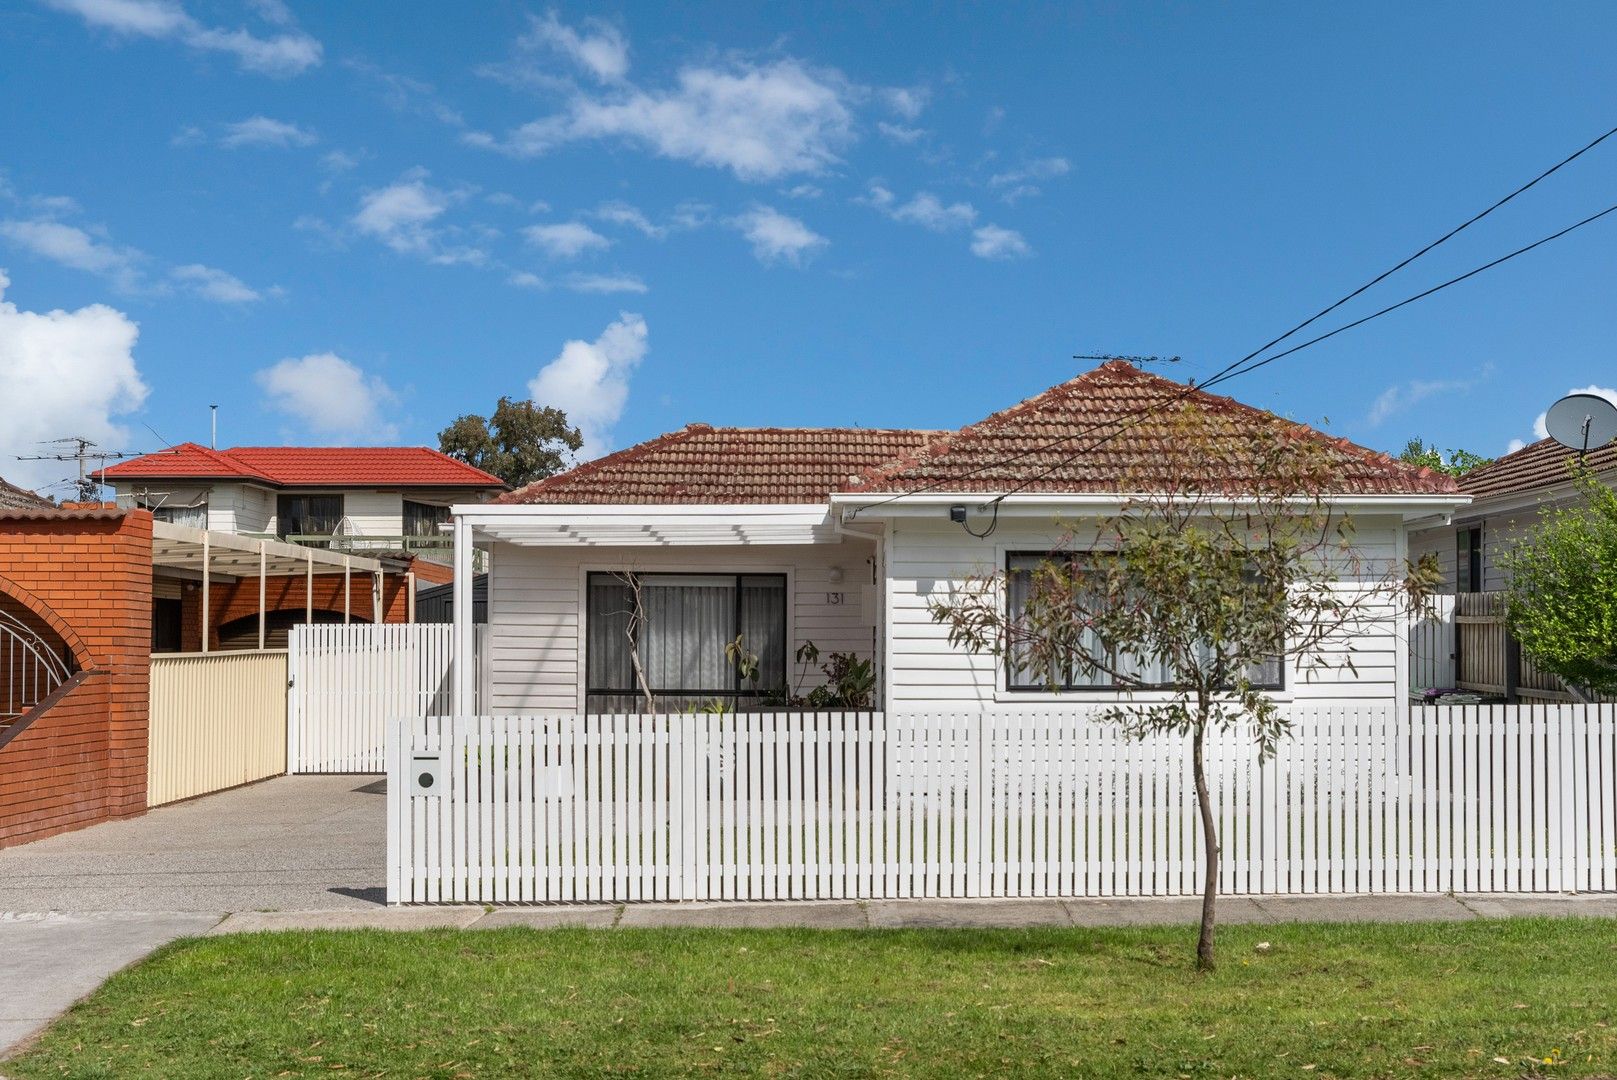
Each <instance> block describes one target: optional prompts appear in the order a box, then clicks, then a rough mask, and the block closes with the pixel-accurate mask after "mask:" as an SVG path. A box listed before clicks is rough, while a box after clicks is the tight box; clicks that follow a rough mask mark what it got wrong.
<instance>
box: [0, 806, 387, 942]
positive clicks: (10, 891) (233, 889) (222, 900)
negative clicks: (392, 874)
mask: <svg viewBox="0 0 1617 1080" xmlns="http://www.w3.org/2000/svg"><path fill="white" fill-rule="evenodd" d="M385 802H386V800H385V798H384V795H383V792H382V781H381V778H380V777H375V776H283V777H277V778H276V779H273V780H266V781H264V782H263V783H261V784H253V785H251V786H250V787H244V788H238V789H236V790H234V791H226V792H221V793H220V794H217V795H208V796H204V797H203V798H200V799H193V800H191V801H190V802H184V803H178V804H175V805H173V806H165V807H160V808H158V809H156V810H153V811H151V812H150V813H148V814H146V815H144V816H142V817H138V818H131V819H129V820H127V821H112V822H108V823H106V824H104V825H94V826H91V827H90V828H88V829H81V830H80V831H78V832H73V833H65V834H63V835H61V836H53V837H50V838H48V839H45V840H39V841H35V842H34V843H32V844H24V845H22V846H21V847H15V848H7V849H5V850H0V912H47V911H70V912H76V913H85V912H118V911H124V912H129V911H140V912H151V911H163V912H193V911H194V912H213V913H216V914H221V915H222V914H223V913H225V912H229V911H266V910H269V911H289V910H322V909H323V910H329V909H333V908H369V907H374V906H376V905H379V904H381V903H382V902H383V900H384V896H383V882H384V880H385V872H386V864H387V819H386V809H385Z"/></svg>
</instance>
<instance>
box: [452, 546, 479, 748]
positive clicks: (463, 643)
mask: <svg viewBox="0 0 1617 1080" xmlns="http://www.w3.org/2000/svg"><path fill="white" fill-rule="evenodd" d="M453 597H454V619H455V651H454V657H453V662H452V663H451V664H450V668H449V670H450V683H449V686H450V692H451V693H452V694H453V695H454V701H455V715H456V716H471V715H472V713H473V712H474V711H475V710H476V708H477V702H476V699H475V696H474V693H475V687H476V686H477V659H476V657H475V656H474V655H473V653H474V651H475V649H476V639H475V638H474V637H473V632H474V628H473V624H472V528H471V526H470V525H468V524H467V522H466V519H465V518H464V517H462V516H461V515H459V514H456V515H455V584H454V586H453Z"/></svg>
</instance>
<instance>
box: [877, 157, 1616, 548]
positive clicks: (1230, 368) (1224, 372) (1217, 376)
mask: <svg viewBox="0 0 1617 1080" xmlns="http://www.w3.org/2000/svg"><path fill="white" fill-rule="evenodd" d="M1613 135H1617V127H1613V128H1611V129H1609V130H1607V131H1606V132H1604V133H1603V134H1601V135H1599V136H1598V137H1596V138H1595V139H1593V140H1591V141H1590V142H1588V143H1586V144H1584V145H1583V146H1582V147H1580V148H1579V149H1578V150H1576V151H1574V152H1573V153H1571V154H1569V155H1567V156H1566V157H1564V158H1562V159H1561V160H1560V161H1558V162H1556V163H1555V164H1554V165H1551V166H1550V167H1549V168H1547V169H1545V170H1544V171H1543V172H1541V173H1539V174H1538V175H1537V176H1535V177H1533V178H1532V179H1531V180H1529V181H1527V182H1526V183H1525V184H1522V185H1521V186H1520V187H1518V188H1516V189H1515V190H1514V191H1512V192H1510V193H1509V194H1508V195H1506V196H1504V197H1503V198H1501V199H1499V200H1498V201H1497V202H1495V203H1494V204H1493V205H1491V206H1489V207H1488V208H1487V209H1485V210H1482V211H1479V212H1478V213H1476V214H1473V215H1472V216H1471V217H1469V218H1467V219H1466V220H1465V221H1463V222H1461V223H1460V224H1459V225H1456V226H1455V227H1454V228H1452V229H1450V230H1449V231H1448V232H1446V233H1444V234H1443V235H1442V236H1440V237H1438V238H1437V239H1436V240H1433V241H1431V242H1430V243H1428V244H1427V245H1426V246H1424V247H1422V248H1421V249H1420V250H1418V251H1416V252H1415V253H1414V254H1412V255H1409V256H1408V257H1406V258H1404V259H1402V260H1400V261H1399V262H1397V263H1396V264H1394V265H1393V266H1391V267H1389V268H1388V269H1386V270H1384V271H1382V272H1381V273H1380V274H1377V275H1376V276H1375V277H1373V278H1371V279H1370V280H1369V281H1367V282H1365V283H1364V284H1363V285H1361V286H1359V287H1358V288H1356V289H1354V290H1353V291H1352V292H1350V293H1348V294H1347V295H1345V296H1343V297H1342V298H1340V299H1339V300H1336V301H1334V302H1333V303H1331V304H1329V305H1327V306H1326V307H1323V308H1321V309H1320V310H1319V311H1317V312H1315V313H1314V314H1313V315H1310V316H1309V317H1308V318H1306V319H1304V320H1303V321H1302V322H1300V323H1298V324H1297V325H1296V326H1293V327H1292V328H1291V329H1289V330H1287V331H1286V332H1285V333H1283V334H1281V335H1280V336H1278V337H1276V338H1273V339H1271V340H1269V341H1267V342H1265V343H1264V344H1263V345H1261V346H1259V347H1258V348H1256V349H1254V350H1252V351H1251V352H1249V353H1247V354H1246V355H1245V356H1243V357H1241V358H1240V359H1238V360H1235V361H1233V362H1231V363H1229V364H1226V365H1225V366H1224V367H1222V368H1220V369H1219V370H1218V371H1217V372H1215V373H1214V374H1213V375H1212V376H1211V377H1210V378H1208V379H1207V380H1204V381H1203V382H1202V383H1201V384H1200V387H1202V388H1205V387H1207V386H1209V385H1213V384H1216V383H1218V382H1222V381H1224V380H1225V379H1226V378H1228V377H1230V375H1231V374H1232V373H1234V372H1235V371H1236V369H1239V368H1241V366H1242V365H1243V364H1246V363H1247V362H1248V361H1251V360H1253V359H1254V358H1256V357H1258V356H1260V355H1261V354H1262V353H1264V352H1265V351H1267V350H1268V349H1270V348H1273V347H1274V346H1275V345H1278V344H1280V343H1281V342H1283V341H1285V340H1286V339H1288V338H1290V337H1292V336H1294V335H1295V334H1297V333H1299V332H1300V331H1302V330H1305V329H1307V328H1308V327H1309V326H1312V325H1313V324H1314V323H1316V322H1318V321H1319V320H1320V319H1322V318H1324V317H1325V316H1326V315H1329V314H1330V313H1331V312H1333V311H1335V310H1336V309H1337V308H1340V307H1341V306H1342V305H1343V304H1346V303H1348V302H1350V301H1352V300H1354V299H1356V298H1357V297H1359V296H1362V295H1363V294H1364V293H1365V292H1367V291H1368V290H1370V289H1372V288H1374V287H1375V286H1376V285H1379V284H1380V283H1381V282H1383V281H1385V280H1386V279H1387V278H1389V277H1391V276H1392V275H1393V274H1396V273H1397V272H1398V271H1400V270H1402V269H1403V268H1404V267H1406V266H1408V265H1409V264H1410V263H1412V262H1414V261H1415V260H1417V259H1419V258H1421V257H1422V256H1424V255H1426V254H1427V253H1429V252H1431V251H1432V250H1433V249H1435V248H1437V247H1438V246H1440V245H1442V244H1444V243H1446V242H1448V241H1449V240H1451V239H1453V238H1454V237H1455V236H1458V235H1459V234H1460V233H1462V232H1464V231H1465V230H1466V229H1468V228H1470V227H1471V226H1472V225H1475V224H1476V223H1477V222H1479V221H1481V220H1482V219H1483V218H1485V217H1487V216H1488V215H1490V214H1492V213H1493V212H1494V211H1496V210H1498V209H1499V208H1500V207H1502V206H1504V205H1505V204H1507V203H1509V202H1511V201H1512V200H1513V199H1515V198H1517V197H1518V196H1520V195H1522V194H1524V193H1525V192H1527V191H1529V190H1531V189H1532V188H1534V187H1536V186H1537V185H1538V184H1539V183H1540V182H1542V181H1544V180H1546V179H1548V178H1549V177H1550V176H1553V175H1554V174H1555V173H1557V172H1559V171H1560V170H1561V169H1563V168H1565V167H1566V166H1567V165H1570V164H1571V163H1572V162H1574V161H1576V160H1577V159H1578V158H1580V157H1582V156H1583V155H1584V154H1587V153H1588V152H1589V151H1590V150H1593V149H1594V148H1595V147H1597V146H1599V145H1600V144H1601V143H1603V142H1605V141H1606V140H1607V139H1609V138H1611V137H1612V136H1613ZM1600 216H1604V215H1603V214H1599V215H1596V217H1600ZM1590 220H1593V219H1590ZM1585 224H1588V221H1583V222H1579V223H1578V225H1575V226H1572V228H1579V227H1581V226H1582V225H1585ZM1566 231H1571V230H1570V229H1569V230H1566ZM1560 235H1564V233H1560V234H1557V236H1560ZM1555 238H1556V237H1554V236H1552V237H1546V238H1545V239H1544V240H1541V241H1539V243H1547V242H1548V241H1549V240H1552V239H1555ZM1536 246H1538V245H1537V244H1534V245H1530V247H1529V248H1527V249H1524V250H1531V248H1532V247H1536ZM1522 253H1523V252H1521V251H1517V252H1513V253H1512V254H1511V255H1509V256H1506V258H1507V259H1508V258H1514V257H1515V256H1516V255H1518V254H1522ZM1500 261H1503V260H1500ZM1490 265H1497V263H1495V264H1490ZM1487 268H1488V267H1481V268H1479V269H1478V270H1476V271H1473V273H1480V272H1481V271H1482V270H1483V269H1487ZM1467 276H1469V275H1467ZM1459 280H1464V278H1463V277H1462V278H1460V279H1457V281H1454V282H1446V283H1445V284H1444V285H1442V286H1440V287H1439V288H1447V287H1448V285H1450V284H1457V283H1458V281H1459ZM1433 291H1435V290H1433ZM1427 295H1429V293H1428V294H1427ZM1414 299H1418V297H1416V298H1411V300H1409V301H1405V303H1411V302H1413V300H1414ZM1379 314H1381V313H1378V315H1379ZM1363 321H1368V320H1361V322H1363ZM1352 325H1359V324H1358V323H1355V324H1352ZM1342 329H1348V327H1343V328H1342ZM1337 332H1340V331H1337ZM1292 351H1295V350H1292ZM1074 359H1092V357H1075V358H1074ZM1112 359H1115V358H1112ZM1257 366H1262V365H1257ZM1253 370H1255V367H1254V368H1253ZM1197 388H1198V387H1197V386H1196V385H1188V386H1186V387H1185V389H1184V390H1183V391H1182V392H1181V393H1179V394H1177V395H1175V396H1174V397H1173V398H1170V399H1169V400H1168V401H1166V402H1158V403H1156V404H1154V405H1148V406H1144V407H1142V408H1141V409H1137V410H1131V411H1130V412H1129V413H1125V414H1123V416H1122V417H1120V418H1113V419H1109V420H1105V421H1100V422H1097V423H1095V424H1091V425H1089V426H1087V427H1084V428H1080V429H1079V430H1077V431H1074V432H1069V433H1068V434H1066V435H1062V436H1059V437H1058V438H1055V439H1052V440H1051V441H1050V442H1048V443H1045V444H1043V445H1042V446H1035V447H1031V448H1029V449H1027V450H1020V451H1017V452H1016V453H1013V454H1010V455H1007V456H1005V457H1002V458H998V459H996V460H994V461H990V462H985V463H983V464H982V465H978V466H975V467H974V468H970V469H967V470H965V471H963V472H959V473H955V474H952V475H949V476H943V477H939V478H938V479H936V480H933V481H931V482H930V483H927V484H923V485H921V486H920V487H917V488H914V489H912V490H910V491H905V492H900V493H898V494H895V495H892V496H890V497H888V498H886V499H883V500H881V501H879V502H875V503H871V504H869V506H868V507H856V508H854V510H853V516H857V515H858V513H859V511H860V510H862V509H874V508H876V507H881V506H886V505H888V504H889V503H893V502H897V501H898V500H900V499H904V498H909V497H911V496H914V495H920V494H923V493H925V492H928V491H933V490H936V489H937V488H938V487H940V486H942V485H943V484H946V483H952V482H955V481H958V480H961V479H964V478H966V477H968V476H975V475H976V474H978V473H981V472H986V471H987V470H989V469H993V468H999V467H1001V466H1004V465H1008V464H1010V463H1011V462H1013V461H1019V460H1021V459H1022V458H1025V457H1029V456H1031V455H1033V454H1040V453H1044V452H1045V451H1047V450H1051V449H1054V448H1055V447H1057V446H1060V445H1063V444H1065V443H1067V442H1070V441H1072V440H1073V439H1078V438H1082V437H1083V436H1084V435H1087V434H1091V433H1092V432H1095V431H1097V430H1099V429H1100V428H1102V427H1106V426H1109V425H1112V424H1116V423H1118V422H1120V421H1121V420H1126V419H1127V418H1128V417H1129V416H1130V415H1132V414H1134V413H1142V414H1149V413H1151V412H1155V411H1157V410H1159V409H1162V408H1166V407H1168V406H1169V405H1172V404H1175V403H1177V402H1179V401H1183V400H1184V399H1186V398H1188V397H1189V396H1190V395H1191V394H1192V393H1194V392H1195V391H1196V389H1197ZM1125 430H1126V429H1125ZM1097 445H1102V444H1097ZM1067 460H1069V461H1070V460H1071V459H1070V458H1069V459H1067ZM1065 463H1066V462H1062V464H1065ZM1058 467H1059V466H1058ZM1040 475H1044V474H1040ZM1017 490H1020V487H1018V488H1013V489H1012V492H1014V491H1017ZM1012 492H1007V493H1006V494H1011V493H1012ZM999 498H1004V496H1000V497H999Z"/></svg>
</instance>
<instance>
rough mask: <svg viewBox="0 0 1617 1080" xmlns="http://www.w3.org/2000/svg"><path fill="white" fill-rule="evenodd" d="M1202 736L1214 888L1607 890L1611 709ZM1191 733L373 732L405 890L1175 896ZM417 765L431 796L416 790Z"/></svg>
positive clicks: (1355, 714) (1192, 841) (1180, 883)
mask: <svg viewBox="0 0 1617 1080" xmlns="http://www.w3.org/2000/svg"><path fill="white" fill-rule="evenodd" d="M1293 720H1294V725H1295V726H1294V728H1293V731H1292V735H1291V737H1290V738H1288V739H1286V740H1284V741H1283V742H1282V743H1281V745H1280V747H1279V750H1278V752H1277V753H1276V754H1275V756H1274V757H1273V758H1272V759H1270V760H1268V761H1261V762H1260V761H1259V759H1258V757H1257V754H1256V752H1255V750H1254V748H1253V746H1252V743H1251V740H1250V738H1249V737H1248V736H1247V735H1246V733H1244V732H1240V731H1231V732H1224V733H1216V734H1213V735H1210V736H1209V742H1208V747H1207V762H1208V774H1209V783H1210V785H1211V788H1212V796H1213V802H1214V813H1215V817H1216V820H1217V821H1218V833H1219V838H1220V845H1221V848H1222V858H1221V860H1220V864H1219V884H1220V888H1221V889H1222V890H1223V891H1225V892H1227V893H1231V894H1243V893H1244V894H1277V893H1283V894H1307V893H1388V892H1416V893H1422V892H1447V891H1480V892H1554V891H1566V890H1577V891H1617V784H1614V772H1617V709H1613V707H1611V706H1571V705H1566V706H1508V707H1507V706H1494V707H1467V708H1417V709H1413V710H1406V711H1404V712H1403V713H1402V714H1401V715H1400V713H1399V712H1398V711H1396V710H1394V709H1393V708H1392V707H1390V706H1380V707H1359V708H1340V709H1318V708H1310V709H1298V710H1296V712H1295V713H1294V714H1293ZM1188 755H1189V748H1188V743H1187V742H1186V740H1184V739H1182V738H1179V737H1174V736H1153V737H1148V738H1145V739H1140V740H1135V739H1129V738H1126V737H1124V736H1123V735H1122V734H1121V732H1120V731H1119V730H1118V729H1117V728H1115V727H1113V726H1110V725H1107V724H1103V723H1099V722H1097V721H1096V720H1094V719H1093V718H1092V716H1091V715H1090V714H1089V712H1088V710H1087V709H1085V708H1084V707H1082V706H1075V707H1074V708H1073V709H1071V710H1066V711H1060V712H1057V711H1049V712H1029V713H1016V714H994V713H986V714H979V713H970V714H967V713H959V714H946V713H938V714H915V715H883V714H880V713H814V714H806V713H776V714H769V713H764V714H752V715H740V716H712V715H705V714H698V715H679V716H591V717H579V716H544V717H534V716H527V717H459V718H451V717H431V718H424V719H421V718H418V719H414V720H404V719H399V720H397V721H395V722H394V724H393V726H392V728H391V731H390V735H389V752H388V757H389V783H388V806H389V809H388V845H389V850H388V865H389V878H388V895H389V898H390V899H391V900H394V901H400V902H451V901H452V902H464V901H471V902H493V903H501V902H528V901H545V902H556V901H561V902H567V901H595V902H602V901H610V902H620V901H636V900H731V899H735V900H770V899H812V898H824V899H830V898H849V897H853V898H884V897H898V898H902V897H914V896H962V897H974V896H1186V895H1196V894H1199V893H1200V891H1201V888H1202V881H1203V859H1202V842H1201V834H1200V829H1199V823H1198V820H1197V812H1196V804H1195V795H1194V790H1193V787H1192V784H1191V779H1190V768H1189V757H1188ZM423 768H425V769H426V770H428V771H431V772H433V773H435V774H436V776H437V780H438V782H437V784H435V785H434V787H433V788H432V791H434V792H437V793H434V794H420V793H417V791H418V789H419V782H418V781H417V780H416V777H417V776H418V775H419V774H420V772H421V771H423Z"/></svg>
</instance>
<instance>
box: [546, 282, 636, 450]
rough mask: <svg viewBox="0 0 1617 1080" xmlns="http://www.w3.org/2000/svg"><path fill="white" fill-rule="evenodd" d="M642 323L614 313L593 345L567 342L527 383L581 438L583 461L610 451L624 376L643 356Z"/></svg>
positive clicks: (625, 389) (625, 387) (623, 398)
mask: <svg viewBox="0 0 1617 1080" xmlns="http://www.w3.org/2000/svg"><path fill="white" fill-rule="evenodd" d="M646 349H647V339H646V321H645V320H644V319H643V318H641V317H640V316H639V315H631V314H629V313H628V312H625V313H623V314H622V315H619V316H618V318H617V319H616V320H615V321H614V322H612V323H611V325H609V326H608V327H607V328H606V329H605V330H603V331H602V332H601V336H600V337H598V338H596V339H595V340H594V341H569V342H567V343H565V344H564V345H562V348H561V352H560V353H559V354H558V355H557V356H556V358H555V359H554V360H552V361H551V362H550V363H548V364H546V365H545V366H544V367H542V368H540V369H539V374H538V375H536V376H535V377H534V379H533V380H532V381H531V382H529V383H528V395H529V397H531V398H532V399H533V400H534V401H535V402H537V403H538V404H540V405H552V406H554V407H556V408H558V409H560V410H562V411H563V412H565V413H566V414H567V420H568V422H569V423H571V424H573V425H575V426H576V427H577V428H578V430H579V433H580V434H581V435H583V437H584V445H583V447H582V448H580V450H579V452H578V456H579V457H580V458H581V459H584V460H587V459H589V458H593V457H599V456H600V455H602V454H604V453H606V452H607V451H609V450H611V449H612V427H613V425H614V424H616V423H617V422H618V418H619V417H621V416H622V415H623V406H624V404H625V403H626V402H627V401H628V400H629V378H630V376H632V375H633V374H634V370H635V368H636V367H638V366H639V364H640V361H641V360H642V359H644V358H645V355H646Z"/></svg>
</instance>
